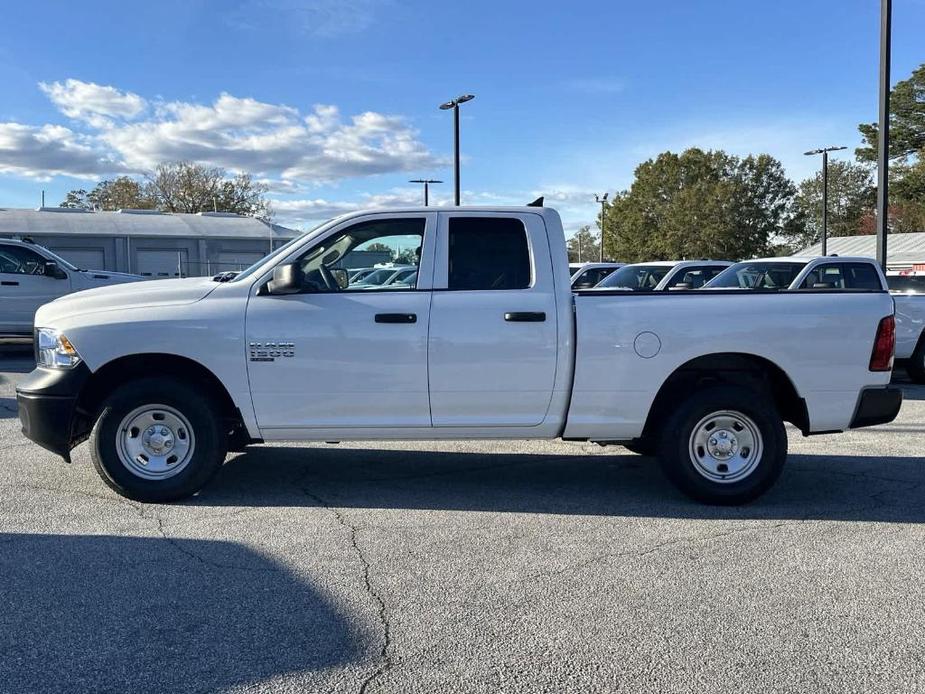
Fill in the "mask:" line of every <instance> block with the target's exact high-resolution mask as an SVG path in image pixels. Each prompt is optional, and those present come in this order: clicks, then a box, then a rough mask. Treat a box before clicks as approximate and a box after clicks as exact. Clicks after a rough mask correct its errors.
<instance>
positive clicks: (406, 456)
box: [183, 447, 925, 522]
mask: <svg viewBox="0 0 925 694" xmlns="http://www.w3.org/2000/svg"><path fill="white" fill-rule="evenodd" d="M614 450H615V451H619V450H622V449H619V448H615V449H614ZM923 472H925V458H904V457H880V458H873V457H860V456H837V455H836V456H821V455H820V456H816V455H791V456H790V457H789V459H788V462H787V465H786V467H785V469H784V474H783V475H782V477H781V479H780V480H779V481H778V482H777V484H776V485H775V487H774V488H773V489H772V490H771V491H770V492H769V493H768V494H766V495H765V496H763V497H762V498H760V499H758V500H757V501H755V502H753V503H752V504H750V505H747V506H741V507H733V508H724V507H714V506H705V505H702V504H698V503H695V502H692V501H689V500H688V499H686V498H685V497H683V496H682V495H680V494H679V493H678V492H677V491H675V489H674V488H673V487H672V486H671V485H670V484H669V483H668V482H667V481H665V479H664V478H663V477H662V475H661V473H660V471H659V469H658V464H657V463H656V462H655V461H654V460H652V459H650V458H644V457H641V456H636V455H620V454H619V453H614V454H612V455H604V456H601V455H596V456H586V455H536V454H526V453H525V454H516V453H498V454H486V453H475V452H473V453H468V452H432V451H408V450H372V449H353V448H336V447H331V448H321V447H318V448H286V447H253V448H251V449H248V450H247V451H246V452H245V453H243V454H240V455H238V456H237V457H235V458H233V459H231V460H230V461H229V462H228V463H226V465H225V467H224V468H223V469H222V471H221V472H220V473H219V474H218V475H217V477H216V478H215V479H214V480H213V481H212V483H210V484H209V485H208V486H207V487H206V489H204V490H203V491H202V492H201V493H200V494H199V495H197V496H196V497H195V498H193V499H191V500H189V501H186V502H183V503H188V504H193V505H203V506H286V505H308V506H318V505H321V504H324V505H329V506H336V507H347V508H351V507H356V508H384V509H428V510H445V511H489V512H511V513H552V514H574V515H615V516H638V517H644V516H645V517H670V518H705V519H711V518H715V519H824V520H864V521H884V522H922V521H925V486H923V483H922V481H923V479H925V478H923Z"/></svg>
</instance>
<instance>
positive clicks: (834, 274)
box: [800, 263, 883, 290]
mask: <svg viewBox="0 0 925 694" xmlns="http://www.w3.org/2000/svg"><path fill="white" fill-rule="evenodd" d="M882 288H883V287H882V285H881V282H880V275H879V274H878V273H877V270H876V269H875V268H874V267H873V266H872V265H869V264H868V263H830V264H826V265H818V266H816V267H815V268H813V269H812V270H811V271H810V272H809V274H808V275H806V279H804V280H803V284H801V285H800V289H872V290H879V289H882Z"/></svg>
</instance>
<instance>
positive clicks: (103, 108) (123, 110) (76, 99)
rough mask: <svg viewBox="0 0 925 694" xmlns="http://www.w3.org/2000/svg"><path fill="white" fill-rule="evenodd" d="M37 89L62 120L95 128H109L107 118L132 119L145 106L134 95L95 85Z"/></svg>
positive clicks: (42, 84) (63, 84)
mask: <svg viewBox="0 0 925 694" xmlns="http://www.w3.org/2000/svg"><path fill="white" fill-rule="evenodd" d="M39 88H40V89H41V90H42V91H43V92H45V94H47V95H48V98H49V99H51V101H52V103H54V104H55V106H57V107H58V110H59V111H61V113H63V114H64V115H65V116H67V117H68V118H73V119H74V120H78V121H82V122H85V123H88V124H89V125H91V126H93V127H95V128H105V127H108V126H109V125H111V121H110V120H109V117H117V118H134V117H135V116H137V115H139V114H140V113H141V112H142V111H144V109H145V107H146V106H147V102H146V101H145V100H144V99H143V98H141V97H140V96H138V95H137V94H133V93H132V92H123V91H120V90H118V89H116V88H115V87H110V86H103V85H99V84H96V83H94V82H81V81H80V80H75V79H68V80H65V81H64V82H51V83H48V82H39Z"/></svg>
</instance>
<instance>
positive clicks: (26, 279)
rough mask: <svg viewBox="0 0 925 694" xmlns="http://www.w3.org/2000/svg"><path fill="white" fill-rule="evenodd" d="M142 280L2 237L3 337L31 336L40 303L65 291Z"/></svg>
mask: <svg viewBox="0 0 925 694" xmlns="http://www.w3.org/2000/svg"><path fill="white" fill-rule="evenodd" d="M143 279H144V278H143V277H141V276H140V275H128V274H125V273H122V272H109V271H108V270H106V271H103V270H81V269H79V268H76V267H74V266H73V265H72V264H71V263H69V262H67V261H66V260H64V259H63V258H61V257H60V256H57V255H55V254H54V253H52V252H51V251H50V250H48V249H47V248H43V247H42V246H39V245H37V244H35V243H31V242H28V241H20V240H16V239H0V336H2V337H11V336H15V337H22V336H31V335H32V319H33V317H34V316H35V312H36V310H38V308H39V306H41V305H42V304H47V303H48V302H49V301H52V300H54V299H57V298H58V297H61V296H64V295H65V294H70V293H72V292H79V291H81V290H83V289H92V288H93V287H103V286H106V285H110V284H122V283H124V282H137V281H139V280H143Z"/></svg>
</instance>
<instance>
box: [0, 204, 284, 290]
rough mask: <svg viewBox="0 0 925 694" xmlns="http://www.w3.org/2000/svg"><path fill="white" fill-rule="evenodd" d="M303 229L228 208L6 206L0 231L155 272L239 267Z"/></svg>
mask: <svg viewBox="0 0 925 694" xmlns="http://www.w3.org/2000/svg"><path fill="white" fill-rule="evenodd" d="M298 234H299V232H298V231H295V230H293V229H288V228H286V227H283V226H279V225H278V224H270V223H268V222H264V221H261V220H259V219H254V218H253V217H242V216H240V215H237V214H232V213H226V212H200V213H198V214H179V213H165V212H157V211H154V210H118V211H116V212H92V211H88V210H75V209H69V208H64V207H41V208H38V209H10V208H0V237H7V238H10V237H12V238H23V237H27V238H31V239H32V240H33V241H35V242H36V243H37V244H39V245H41V246H45V247H46V248H48V249H50V250H52V251H54V252H55V253H57V254H58V255H60V256H61V257H63V258H64V259H65V260H68V261H69V262H71V263H73V264H74V265H76V266H78V267H82V268H89V269H93V270H110V271H115V272H133V273H136V274H140V275H144V276H146V277H151V278H155V277H161V278H163V277H178V276H183V277H186V276H194V275H212V274H215V273H216V272H221V271H223V270H240V269H243V268H245V267H248V266H249V265H251V264H253V263H254V262H256V261H257V260H259V259H260V258H262V257H263V256H265V255H266V254H267V253H269V252H270V251H271V250H272V249H274V248H278V247H279V246H281V245H282V244H284V243H286V242H287V241H288V240H289V239H291V238H293V237H295V236H297V235H298Z"/></svg>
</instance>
